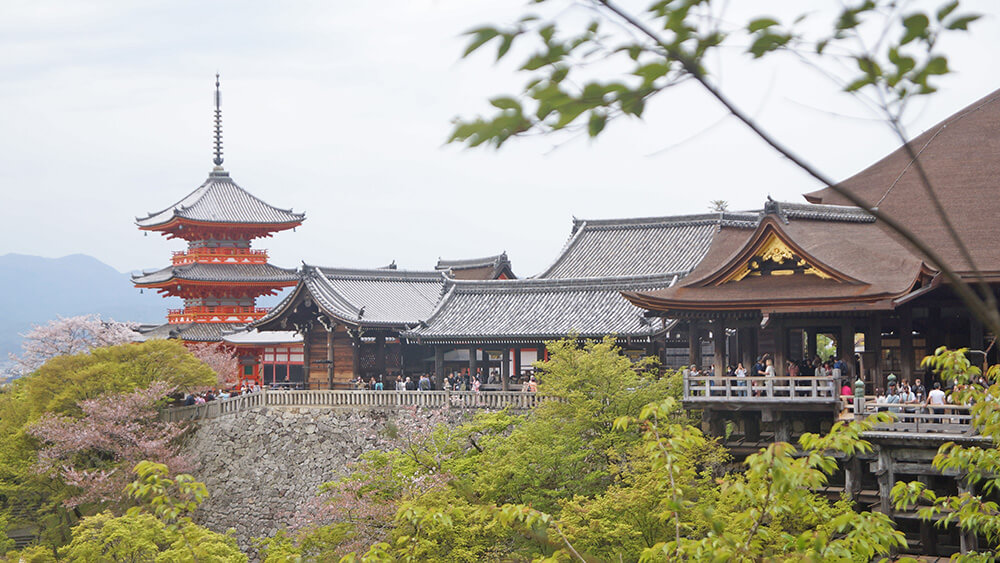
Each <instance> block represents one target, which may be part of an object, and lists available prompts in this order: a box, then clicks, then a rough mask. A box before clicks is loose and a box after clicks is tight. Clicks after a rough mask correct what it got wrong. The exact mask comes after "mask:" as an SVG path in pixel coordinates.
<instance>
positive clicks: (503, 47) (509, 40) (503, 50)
mask: <svg viewBox="0 0 1000 563" xmlns="http://www.w3.org/2000/svg"><path fill="white" fill-rule="evenodd" d="M513 44H514V35H513V34H507V33H505V34H504V35H503V40H502V41H500V46H499V47H498V48H497V60H498V61H499V60H500V59H502V58H503V56H504V55H506V54H507V51H510V46H511V45H513Z"/></svg>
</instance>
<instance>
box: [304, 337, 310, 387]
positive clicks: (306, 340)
mask: <svg viewBox="0 0 1000 563" xmlns="http://www.w3.org/2000/svg"><path fill="white" fill-rule="evenodd" d="M311 337H312V334H311V331H308V330H306V331H303V332H302V379H303V381H302V383H303V386H304V388H305V389H309V384H310V383H312V380H311V379H310V377H309V373H310V372H311V371H312V365H311V364H312V361H311V359H312V354H310V353H309V352H310V351H311V350H312V342H310V340H312V338H311Z"/></svg>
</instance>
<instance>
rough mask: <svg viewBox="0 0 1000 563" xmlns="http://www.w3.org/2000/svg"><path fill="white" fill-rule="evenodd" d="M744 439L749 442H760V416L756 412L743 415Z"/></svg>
mask: <svg viewBox="0 0 1000 563" xmlns="http://www.w3.org/2000/svg"><path fill="white" fill-rule="evenodd" d="M743 437H744V438H746V439H747V441H749V442H758V441H760V416H758V415H757V413H755V412H748V413H746V414H744V415H743Z"/></svg>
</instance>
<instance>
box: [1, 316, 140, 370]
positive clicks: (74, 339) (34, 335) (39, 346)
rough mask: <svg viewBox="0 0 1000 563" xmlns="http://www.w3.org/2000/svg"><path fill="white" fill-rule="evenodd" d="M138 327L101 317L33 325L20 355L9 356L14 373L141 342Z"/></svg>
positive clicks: (25, 337)
mask: <svg viewBox="0 0 1000 563" xmlns="http://www.w3.org/2000/svg"><path fill="white" fill-rule="evenodd" d="M137 328H138V325H137V324H135V323H121V322H117V321H114V320H104V319H102V318H101V316H100V315H80V316H76V317H59V318H57V319H55V320H52V321H49V322H48V323H46V324H44V325H33V326H32V328H31V330H30V331H28V332H27V333H26V334H22V335H21V336H22V337H24V342H23V343H22V344H21V348H22V350H23V352H22V353H21V355H20V356H17V355H14V354H10V361H11V363H12V373H13V375H15V376H23V375H27V374H29V373H31V372H33V371H35V370H36V369H38V368H39V367H41V365H42V364H44V363H45V362H46V361H48V360H49V359H51V358H54V357H56V356H66V355H71V354H79V353H82V352H89V351H90V350H93V349H94V348H102V347H104V346H115V345H117V344H125V343H128V342H135V341H136V340H138V339H139V334H138V332H136V329H137Z"/></svg>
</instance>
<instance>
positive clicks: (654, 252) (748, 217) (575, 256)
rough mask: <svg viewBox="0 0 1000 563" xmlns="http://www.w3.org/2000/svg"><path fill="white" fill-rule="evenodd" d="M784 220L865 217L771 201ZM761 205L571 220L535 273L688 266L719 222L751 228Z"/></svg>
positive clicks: (638, 271) (639, 271) (646, 271)
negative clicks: (568, 232)
mask: <svg viewBox="0 0 1000 563" xmlns="http://www.w3.org/2000/svg"><path fill="white" fill-rule="evenodd" d="M772 203H773V204H774V205H776V206H777V209H778V213H779V215H781V217H782V218H784V219H785V220H788V219H812V220H817V221H840V222H851V223H868V222H872V221H874V218H873V217H872V216H871V215H870V214H868V213H867V212H866V211H864V210H862V209H859V208H857V207H847V206H840V205H810V204H802V203H785V202H772ZM763 216H764V214H763V212H762V211H757V210H755V211H743V212H728V211H727V212H723V213H710V214H703V215H680V216H674V217H641V218H634V219H597V220H592V219H588V220H582V219H575V220H574V221H573V234H572V236H571V237H570V239H569V241H568V242H567V243H566V245H565V246H564V247H563V250H562V252H560V254H559V256H558V257H557V258H556V260H555V262H554V263H553V264H552V265H551V266H549V267H548V268H547V269H546V270H545V271H544V272H542V273H541V274H538V275H537V276H536V277H537V278H589V277H609V276H610V277H613V276H636V275H653V274H662V273H668V272H687V271H691V270H692V269H694V268H695V266H697V265H698V264H699V263H700V262H701V260H702V258H704V257H705V253H706V252H708V249H709V247H710V246H711V244H712V239H713V237H714V236H715V234H716V233H717V232H718V231H719V229H721V228H723V227H729V228H736V229H754V228H756V227H757V225H758V223H760V220H761V218H762V217H763Z"/></svg>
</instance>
